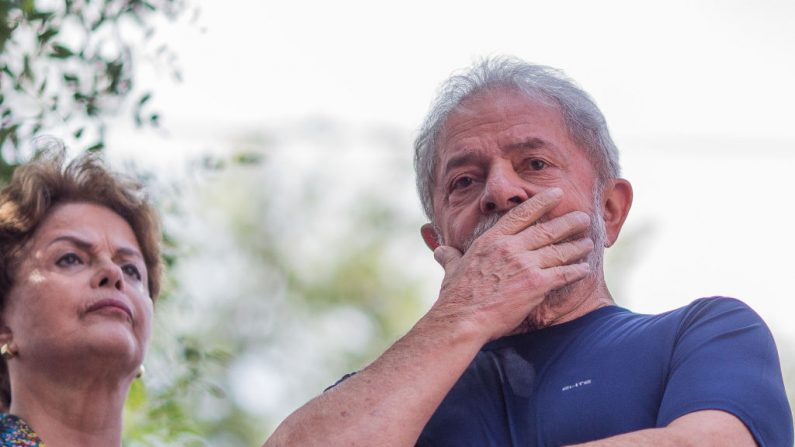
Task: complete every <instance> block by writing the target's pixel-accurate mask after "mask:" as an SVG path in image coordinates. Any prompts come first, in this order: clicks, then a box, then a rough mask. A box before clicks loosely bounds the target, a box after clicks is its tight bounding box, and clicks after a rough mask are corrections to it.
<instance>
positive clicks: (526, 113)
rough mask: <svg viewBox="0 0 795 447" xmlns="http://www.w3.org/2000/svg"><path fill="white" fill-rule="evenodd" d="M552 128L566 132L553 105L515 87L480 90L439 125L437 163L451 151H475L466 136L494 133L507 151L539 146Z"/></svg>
mask: <svg viewBox="0 0 795 447" xmlns="http://www.w3.org/2000/svg"><path fill="white" fill-rule="evenodd" d="M553 128H554V130H556V131H563V132H565V124H564V120H563V115H562V113H561V111H560V108H559V107H557V106H556V105H551V104H549V103H548V101H543V100H539V99H536V98H533V97H530V96H528V95H527V94H526V93H524V92H522V91H519V90H518V89H515V88H512V89H509V88H500V89H490V90H486V91H481V92H479V93H477V94H476V95H473V96H472V97H469V98H466V99H465V100H464V101H462V102H461V103H460V104H459V105H458V106H457V107H456V108H455V109H454V110H453V111H452V112H451V113H450V114H449V115H448V116H447V118H446V119H445V121H444V122H443V123H442V126H441V127H440V131H439V135H438V138H437V140H436V141H437V144H436V148H437V150H436V154H435V156H436V162H437V163H438V162H439V161H441V160H443V159H445V158H447V157H448V156H449V155H450V154H449V153H450V152H456V153H457V152H459V151H461V150H466V151H471V150H473V149H475V148H472V147H468V143H469V142H468V141H467V139H468V138H469V137H474V138H475V140H477V138H479V137H481V136H483V135H484V134H491V133H494V134H495V135H497V134H498V135H499V138H500V141H499V142H498V143H499V144H500V146H504V147H505V148H508V149H510V148H514V147H523V148H527V147H530V146H533V147H540V146H542V145H543V144H544V143H545V141H548V139H547V138H544V137H543V136H542V135H541V133H545V132H547V131H549V130H551V129H553ZM481 130H482V131H483V132H480V131H481ZM566 133H567V132H566ZM561 136H564V135H561ZM565 136H566V137H567V136H568V135H565ZM475 144H477V143H476V142H475Z"/></svg>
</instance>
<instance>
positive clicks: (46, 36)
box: [39, 28, 58, 46]
mask: <svg viewBox="0 0 795 447" xmlns="http://www.w3.org/2000/svg"><path fill="white" fill-rule="evenodd" d="M56 34H58V30H57V29H56V28H47V29H46V30H44V32H42V33H41V34H39V45H41V46H44V45H46V44H47V42H49V41H50V39H52V38H53V37H55V35H56Z"/></svg>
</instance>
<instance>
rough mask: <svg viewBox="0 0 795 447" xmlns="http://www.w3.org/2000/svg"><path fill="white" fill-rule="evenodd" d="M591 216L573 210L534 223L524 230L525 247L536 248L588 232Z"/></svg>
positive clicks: (522, 235)
mask: <svg viewBox="0 0 795 447" xmlns="http://www.w3.org/2000/svg"><path fill="white" fill-rule="evenodd" d="M590 226H591V217H590V216H589V215H588V214H586V213H584V212H582V211H572V212H570V213H568V214H564V215H562V216H560V217H556V218H554V219H552V220H548V221H546V222H541V223H539V224H536V225H533V226H531V227H529V228H527V229H526V230H525V231H523V232H522V234H521V236H520V237H521V238H522V239H523V240H524V244H522V245H523V246H524V247H527V248H528V249H530V250H536V249H538V248H541V247H544V246H546V245H549V244H554V243H555V242H559V241H562V240H564V239H566V238H569V237H571V236H574V235H576V234H581V233H584V232H586V230H588V229H589V228H590Z"/></svg>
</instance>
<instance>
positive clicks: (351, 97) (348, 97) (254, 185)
mask: <svg viewBox="0 0 795 447" xmlns="http://www.w3.org/2000/svg"><path fill="white" fill-rule="evenodd" d="M0 18H2V20H0V123H1V124H2V128H0V175H1V176H2V178H3V179H7V178H8V176H9V175H10V173H11V171H12V170H13V168H14V167H15V166H16V165H17V164H18V163H20V162H23V161H24V160H26V159H28V158H29V157H30V156H31V154H32V153H33V151H34V150H35V147H36V145H35V144H33V143H31V142H32V141H34V137H36V136H38V135H44V134H47V135H53V136H55V137H57V138H60V139H63V140H64V141H65V142H66V144H67V145H68V147H69V148H70V150H71V151H72V152H73V153H78V152H79V151H83V150H93V151H102V152H103V153H104V154H105V156H106V157H107V158H108V159H109V161H110V162H111V164H112V165H113V166H115V167H116V168H118V169H122V170H126V171H128V172H132V173H135V175H138V176H140V177H141V178H142V179H144V180H145V181H146V182H147V184H148V185H150V189H151V193H152V195H153V197H154V198H155V200H156V201H157V202H158V204H159V207H160V210H161V213H162V215H163V219H164V221H165V230H166V247H165V248H166V256H167V260H168V263H169V273H168V287H167V289H166V291H165V293H164V296H163V297H162V298H161V300H160V301H159V302H158V305H157V309H156V317H157V322H156V327H155V331H156V333H155V336H154V344H153V346H152V347H151V349H150V352H149V354H148V357H147V361H146V365H147V376H146V377H145V379H144V380H143V381H141V382H136V385H135V386H134V388H133V390H132V395H131V398H130V400H129V403H128V412H127V422H126V433H125V445H129V446H139V445H140V446H144V445H146V446H148V445H153V446H154V445H165V446H168V445H197V446H202V445H211V446H247V445H259V444H260V443H262V442H263V441H264V440H265V439H266V437H267V436H268V435H269V434H270V432H271V431H272V430H273V429H274V428H275V427H276V425H278V423H279V422H280V421H281V420H282V419H283V418H284V417H285V416H287V414H289V413H290V412H291V411H293V410H294V409H296V408H297V407H298V406H300V405H301V404H303V403H304V402H306V401H307V400H308V399H310V398H311V397H312V396H314V395H316V394H318V393H319V392H321V391H322V390H323V389H324V388H325V387H327V386H329V385H330V384H332V383H334V382H335V381H336V380H337V379H338V378H339V377H340V376H342V375H343V374H344V373H346V372H349V371H353V370H357V369H359V368H361V367H363V366H364V365H366V364H367V363H368V362H369V361H371V360H372V359H374V358H375V356H377V354H378V353H379V352H381V351H382V350H383V349H384V348H385V347H386V346H388V345H389V344H390V343H391V342H392V341H394V340H395V339H396V338H397V337H399V336H400V335H401V334H402V333H404V332H405V331H406V330H408V329H409V328H410V327H411V325H412V324H413V322H414V321H416V319H417V318H418V317H419V316H420V315H422V313H423V312H424V311H425V310H426V309H427V308H428V307H429V306H430V304H431V303H432V302H433V300H434V299H435V296H436V293H437V290H438V285H439V283H440V281H441V278H442V271H441V268H439V267H438V266H437V265H436V264H435V263H434V261H433V258H432V256H431V253H430V252H429V251H428V250H427V249H426V248H425V246H424V245H423V243H422V241H421V239H420V237H419V227H420V225H421V224H422V223H424V218H423V216H422V213H421V211H420V205H419V200H418V199H417V196H416V192H415V189H414V176H413V172H412V166H411V161H412V149H411V142H412V139H413V137H414V135H415V132H416V130H417V128H418V126H419V124H420V121H421V119H422V118H423V116H424V114H425V112H426V111H427V108H428V106H429V104H430V101H431V99H432V97H433V95H434V93H435V91H436V89H437V87H438V86H439V84H440V83H441V82H442V81H443V80H444V79H445V78H446V77H448V76H449V75H450V74H451V73H452V72H453V71H455V70H457V69H460V68H463V67H466V66H468V65H469V64H471V63H472V62H473V61H475V60H477V59H478V58H479V57H483V56H488V55H496V54H512V55H515V56H518V57H521V58H523V59H526V60H528V61H533V62H537V63H542V64H546V65H552V66H555V67H558V68H562V69H563V70H565V71H566V72H567V73H568V74H569V75H570V76H571V77H573V78H574V79H575V80H576V81H577V82H578V83H579V84H580V85H581V86H582V87H583V88H584V89H585V90H586V91H588V92H589V93H590V94H591V95H592V96H593V97H594V98H595V100H596V102H597V103H598V104H599V105H600V107H601V108H602V111H603V112H604V114H605V116H606V117H607V119H608V123H609V125H610V128H611V132H612V134H613V136H614V138H615V140H616V143H617V144H618V146H619V148H620V150H621V156H622V165H623V175H624V176H625V177H626V178H628V179H629V180H630V181H631V182H632V183H633V185H634V188H635V202H634V205H633V209H632V212H631V213H630V217H629V219H628V221H627V223H626V225H625V227H624V230H623V233H622V236H621V238H620V239H619V242H618V244H617V245H616V246H614V247H613V248H612V249H611V250H609V251H608V253H607V266H606V269H607V276H608V283H609V284H610V286H611V290H612V292H613V294H614V298H615V299H616V301H617V302H618V304H619V305H621V306H624V307H628V308H631V309H632V310H634V311H637V312H643V313H655V312H661V311H664V310H668V309H672V308H675V307H679V306H683V305H686V304H687V303H689V302H690V301H692V300H693V299H695V298H698V297H702V296H710V295H726V296H734V297H738V298H741V299H743V300H744V301H746V302H747V303H748V304H749V305H751V306H752V307H753V308H754V309H755V310H756V311H757V312H758V313H759V314H760V315H761V316H762V317H763V318H764V319H765V320H766V321H767V323H768V324H769V326H770V328H771V331H772V332H773V334H774V336H775V338H776V341H777V344H778V348H779V352H780V355H781V357H782V364H783V367H784V372H785V376H786V380H787V382H788V389H789V390H790V392H792V390H794V389H795V388H794V387H795V325H793V322H792V320H793V311H795V304H794V303H793V300H795V293H793V288H792V282H793V271H795V261H793V253H795V236H793V230H792V228H793V224H792V222H793V220H794V219H795V201H794V200H793V199H792V196H793V194H795V175H793V171H795V113H794V112H793V104H795V86H793V79H795V58H794V57H793V54H795V2H793V1H792V0H760V1H755V2H749V1H739V0H720V1H719V0H714V1H708V0H698V1H687V0H671V1H667V2H655V3H651V2H635V1H629V0H627V1H605V2H589V1H586V0H582V1H574V0H572V1H560V2H541V1H521V2H520V1H499V0H496V1H492V2H488V3H485V2H466V1H460V0H459V1H437V2H419V1H403V2H392V3H379V2H365V1H336V2H322V1H292V2H271V1H243V0H227V1H223V2H221V1H211V0H204V1H200V0H184V1H179V0H64V1H60V0H50V1H45V0H22V1H12V0H0Z"/></svg>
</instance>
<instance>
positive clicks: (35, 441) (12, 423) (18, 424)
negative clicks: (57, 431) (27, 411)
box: [0, 413, 44, 447]
mask: <svg viewBox="0 0 795 447" xmlns="http://www.w3.org/2000/svg"><path fill="white" fill-rule="evenodd" d="M0 447H44V442H42V441H41V439H39V437H38V436H36V433H34V432H33V429H31V428H30V426H29V425H28V424H26V423H25V421H23V420H22V419H20V418H18V417H16V416H14V415H13V414H8V413H0Z"/></svg>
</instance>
